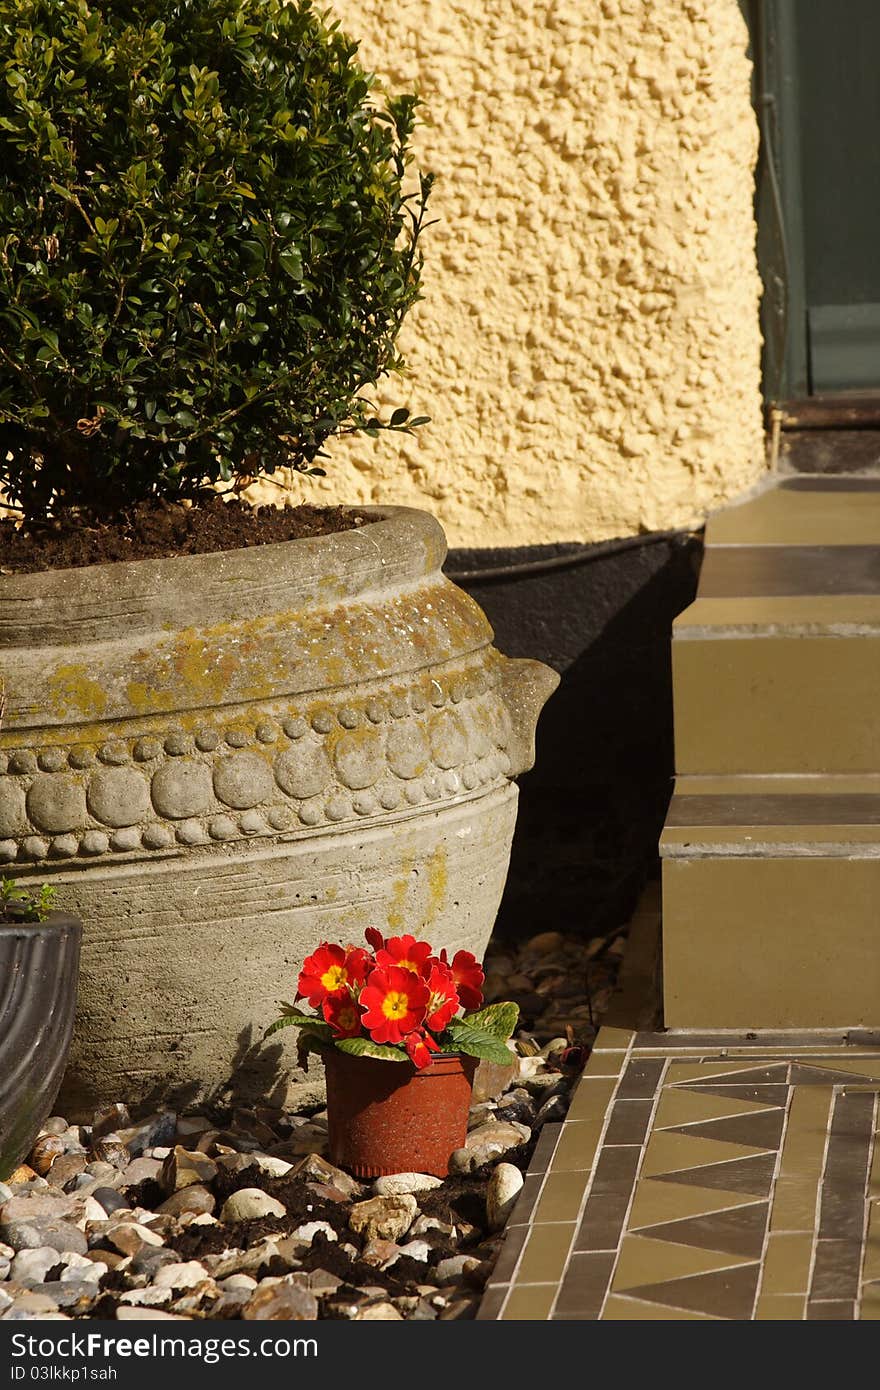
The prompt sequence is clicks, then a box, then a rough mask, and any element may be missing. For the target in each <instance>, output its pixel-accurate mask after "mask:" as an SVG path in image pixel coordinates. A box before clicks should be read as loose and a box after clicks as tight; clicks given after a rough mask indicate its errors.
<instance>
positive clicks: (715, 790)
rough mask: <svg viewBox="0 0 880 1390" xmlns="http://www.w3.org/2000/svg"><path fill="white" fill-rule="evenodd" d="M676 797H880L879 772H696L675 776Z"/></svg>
mask: <svg viewBox="0 0 880 1390" xmlns="http://www.w3.org/2000/svg"><path fill="white" fill-rule="evenodd" d="M675 792H676V795H679V794H680V795H681V796H724V797H727V796H740V795H742V796H768V795H772V794H775V793H777V792H797V793H798V794H799V795H801V796H819V797H822V796H849V795H854V796H880V773H878V772H860V773H850V774H845V773H839V772H838V773H823V772H815V773H806V772H805V773H800V774H789V775H787V776H786V775H784V774H782V775H781V774H779V773H778V772H777V773H763V774H760V775H757V776H754V775H751V774H749V773H739V774H736V773H733V774H731V775H729V776H727V777H717V776H713V775H712V774H701V773H696V774H694V775H693V776H683V777H676V779H675Z"/></svg>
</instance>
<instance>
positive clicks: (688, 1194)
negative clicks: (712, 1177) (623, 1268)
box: [628, 1178, 755, 1231]
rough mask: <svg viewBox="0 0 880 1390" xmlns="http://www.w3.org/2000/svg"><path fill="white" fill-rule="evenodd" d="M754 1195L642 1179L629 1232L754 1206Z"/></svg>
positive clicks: (633, 1208) (634, 1203) (634, 1201)
mask: <svg viewBox="0 0 880 1390" xmlns="http://www.w3.org/2000/svg"><path fill="white" fill-rule="evenodd" d="M754 1201H755V1198H754V1195H753V1194H752V1193H751V1192H726V1191H725V1190H724V1189H723V1188H712V1187H692V1186H690V1185H688V1186H685V1184H684V1183H679V1182H676V1183H670V1182H667V1180H666V1179H665V1178H643V1179H642V1180H641V1182H640V1183H639V1185H638V1187H637V1188H636V1195H635V1197H634V1198H633V1204H632V1210H631V1212H630V1216H629V1222H628V1228H629V1230H631V1231H635V1230H638V1229H639V1228H640V1227H642V1226H656V1225H660V1224H661V1223H665V1222H667V1221H671V1222H678V1221H686V1220H687V1218H688V1217H690V1216H711V1215H712V1214H713V1213H714V1212H716V1211H726V1210H728V1209H729V1208H730V1207H742V1206H748V1205H750V1204H752V1203H754Z"/></svg>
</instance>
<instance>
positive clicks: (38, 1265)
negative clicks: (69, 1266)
mask: <svg viewBox="0 0 880 1390" xmlns="http://www.w3.org/2000/svg"><path fill="white" fill-rule="evenodd" d="M60 1262H61V1257H60V1254H59V1252H58V1250H56V1249H55V1247H54V1246H51V1245H38V1246H35V1247H34V1248H32V1249H29V1250H19V1252H18V1254H17V1255H16V1256H15V1259H14V1260H13V1261H12V1265H11V1268H10V1278H11V1279H12V1280H13V1282H14V1283H16V1284H22V1285H24V1286H27V1285H29V1284H42V1283H43V1282H44V1280H45V1278H46V1275H47V1274H48V1273H49V1270H50V1269H55V1267H56V1266H57V1265H58V1264H60Z"/></svg>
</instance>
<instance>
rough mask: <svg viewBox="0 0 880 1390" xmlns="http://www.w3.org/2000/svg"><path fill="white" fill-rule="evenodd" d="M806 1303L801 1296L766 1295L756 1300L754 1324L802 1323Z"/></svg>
mask: <svg viewBox="0 0 880 1390" xmlns="http://www.w3.org/2000/svg"><path fill="white" fill-rule="evenodd" d="M806 1306H807V1301H806V1299H805V1298H804V1296H803V1294H768V1295H767V1297H766V1298H765V1297H764V1296H763V1295H762V1296H761V1297H760V1298H759V1299H758V1306H757V1308H756V1309H755V1321H756V1322H803V1320H804V1310H805V1308H806Z"/></svg>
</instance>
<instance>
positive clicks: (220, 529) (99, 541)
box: [0, 492, 370, 575]
mask: <svg viewBox="0 0 880 1390" xmlns="http://www.w3.org/2000/svg"><path fill="white" fill-rule="evenodd" d="M368 520H370V518H369V517H367V516H366V515H365V513H364V512H362V511H359V510H358V509H357V508H356V507H313V506H309V505H306V504H303V505H302V506H299V507H284V508H279V507H266V506H263V507H251V506H249V505H248V504H247V503H246V502H242V501H240V500H239V499H238V498H233V499H231V500H229V501H224V499H223V498H222V497H220V496H219V495H218V494H217V493H214V492H212V493H209V494H207V496H204V497H202V498H200V499H199V502H198V504H197V505H194V506H191V507H184V506H182V505H180V504H179V503H169V502H164V501H160V500H151V501H148V502H140V503H138V505H137V506H136V507H132V508H131V509H130V510H129V511H127V512H124V513H122V514H121V515H120V516H118V517H117V518H115V519H112V520H101V521H98V520H95V521H87V520H86V519H84V518H83V517H82V516H81V515H79V514H78V513H76V512H75V511H71V510H68V511H64V512H62V513H61V514H60V515H59V516H58V517H57V518H55V519H53V520H52V521H50V522H47V523H46V524H45V525H35V524H34V525H30V526H27V525H25V526H22V527H19V526H18V525H17V523H16V522H15V520H14V519H12V518H11V517H3V518H0V575H3V574H32V573H35V572H36V571H38V570H51V569H79V568H80V567H82V566H83V565H102V564H106V563H112V562H114V561H117V560H158V559H168V558H169V557H170V556H174V555H206V554H209V553H211V552H212V551H216V550H241V549H244V548H245V547H247V546H252V545H272V544H274V543H275V542H276V541H294V540H302V539H304V538H305V537H308V536H326V535H329V534H331V533H332V532H334V531H350V530H353V529H354V528H355V527H357V526H363V525H364V523H365V522H367V521H368Z"/></svg>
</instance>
